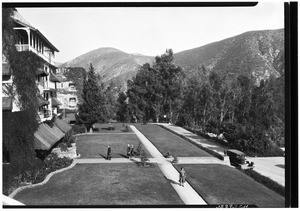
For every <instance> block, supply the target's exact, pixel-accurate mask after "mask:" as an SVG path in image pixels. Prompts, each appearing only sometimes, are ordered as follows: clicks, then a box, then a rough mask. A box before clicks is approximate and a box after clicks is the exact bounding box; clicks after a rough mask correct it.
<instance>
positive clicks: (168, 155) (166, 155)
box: [164, 151, 172, 158]
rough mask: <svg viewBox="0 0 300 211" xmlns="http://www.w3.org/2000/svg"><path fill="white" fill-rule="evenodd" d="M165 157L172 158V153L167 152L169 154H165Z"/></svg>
mask: <svg viewBox="0 0 300 211" xmlns="http://www.w3.org/2000/svg"><path fill="white" fill-rule="evenodd" d="M164 157H165V158H170V157H172V154H171V152H170V151H167V152H166V153H165V154H164Z"/></svg>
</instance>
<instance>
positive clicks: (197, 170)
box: [175, 164, 285, 208]
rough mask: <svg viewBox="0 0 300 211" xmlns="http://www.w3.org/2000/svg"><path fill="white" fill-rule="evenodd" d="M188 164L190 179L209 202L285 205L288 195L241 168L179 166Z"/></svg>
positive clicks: (273, 206) (216, 165)
mask: <svg viewBox="0 0 300 211" xmlns="http://www.w3.org/2000/svg"><path fill="white" fill-rule="evenodd" d="M175 167H176V168H177V170H179V169H180V168H181V167H184V168H185V170H186V172H187V181H188V182H189V183H190V184H191V185H192V187H193V188H194V189H195V190H196V191H197V192H198V193H199V195H200V196H202V197H203V199H204V200H205V201H206V202H207V203H208V204H254V205H256V206H258V207H272V208H276V207H284V206H285V200H284V197H282V196H280V195H279V194H277V193H275V192H274V191H272V190H270V189H268V188H266V187H265V186H263V185H262V184H260V183H258V182H256V181H254V180H253V179H252V178H250V177H248V176H247V175H245V174H244V173H243V172H241V171H240V170H238V169H235V168H232V167H229V166H226V165H220V164H219V165H218V164H205V165H204V164H202V165H198V164H192V165H175Z"/></svg>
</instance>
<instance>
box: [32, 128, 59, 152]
mask: <svg viewBox="0 0 300 211" xmlns="http://www.w3.org/2000/svg"><path fill="white" fill-rule="evenodd" d="M63 137H64V133H63V132H62V131H61V130H60V129H59V128H58V127H56V126H55V125H54V126H53V127H52V128H51V127H50V126H48V125H47V124H44V123H42V124H40V125H39V127H38V129H37V131H36V132H35V133H34V148H35V149H42V150H48V149H50V148H51V147H52V146H53V145H54V144H55V143H56V142H58V141H59V140H60V139H61V138H63Z"/></svg>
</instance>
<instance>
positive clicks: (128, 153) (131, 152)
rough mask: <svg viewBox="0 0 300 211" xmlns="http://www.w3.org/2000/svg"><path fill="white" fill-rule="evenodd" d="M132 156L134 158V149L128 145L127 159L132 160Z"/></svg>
mask: <svg viewBox="0 0 300 211" xmlns="http://www.w3.org/2000/svg"><path fill="white" fill-rule="evenodd" d="M133 156H134V147H133V145H130V144H128V145H127V157H128V158H129V159H132V157H133Z"/></svg>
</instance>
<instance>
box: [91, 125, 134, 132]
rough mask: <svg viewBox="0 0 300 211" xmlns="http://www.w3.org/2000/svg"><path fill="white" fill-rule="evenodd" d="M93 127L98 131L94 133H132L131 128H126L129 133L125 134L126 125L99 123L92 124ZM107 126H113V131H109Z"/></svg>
mask: <svg viewBox="0 0 300 211" xmlns="http://www.w3.org/2000/svg"><path fill="white" fill-rule="evenodd" d="M127 125H128V124H127ZM94 126H95V127H97V128H98V129H99V131H95V132H94V133H128V132H129V133H132V130H131V128H130V127H129V126H128V129H129V131H128V132H126V131H125V129H126V123H124V124H123V123H111V124H108V123H105V124H101V123H95V124H94ZM109 126H113V127H114V130H109V129H108V128H109Z"/></svg>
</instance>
